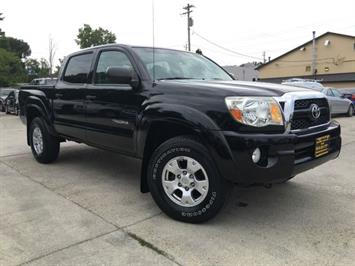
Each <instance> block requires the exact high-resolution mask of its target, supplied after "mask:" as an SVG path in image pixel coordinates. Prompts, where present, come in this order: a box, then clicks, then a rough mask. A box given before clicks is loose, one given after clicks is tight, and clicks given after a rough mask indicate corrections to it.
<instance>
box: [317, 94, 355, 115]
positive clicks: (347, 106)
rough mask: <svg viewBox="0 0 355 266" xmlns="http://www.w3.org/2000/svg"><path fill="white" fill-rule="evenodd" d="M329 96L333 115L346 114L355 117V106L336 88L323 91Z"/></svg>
mask: <svg viewBox="0 0 355 266" xmlns="http://www.w3.org/2000/svg"><path fill="white" fill-rule="evenodd" d="M321 92H322V93H324V94H325V95H326V96H327V99H328V101H329V103H330V106H331V110H332V114H346V115H347V116H353V114H354V109H355V108H354V104H353V102H352V101H350V100H349V99H347V98H345V97H344V95H343V94H342V93H341V92H340V91H338V90H337V89H334V88H324V89H322V90H321Z"/></svg>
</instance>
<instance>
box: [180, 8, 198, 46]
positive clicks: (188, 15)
mask: <svg viewBox="0 0 355 266" xmlns="http://www.w3.org/2000/svg"><path fill="white" fill-rule="evenodd" d="M194 7H195V6H194V5H190V4H187V6H184V7H183V8H182V9H184V10H186V11H185V12H184V13H182V14H181V15H187V50H188V51H191V34H190V28H191V27H192V26H193V24H194V21H193V20H192V18H191V17H190V14H191V13H192V8H194Z"/></svg>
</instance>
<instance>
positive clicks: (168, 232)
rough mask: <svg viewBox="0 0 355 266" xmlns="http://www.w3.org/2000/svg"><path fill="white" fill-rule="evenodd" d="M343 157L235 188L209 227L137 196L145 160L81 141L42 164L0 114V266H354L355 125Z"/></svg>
mask: <svg viewBox="0 0 355 266" xmlns="http://www.w3.org/2000/svg"><path fill="white" fill-rule="evenodd" d="M337 120H338V121H340V123H341V124H342V135H343V148H342V153H341V156H340V158H339V159H337V160H335V161H332V162H330V163H328V164H326V165H323V166H321V167H319V168H317V169H314V170H311V171H308V172H306V173H304V174H301V175H299V176H297V177H296V178H295V179H294V180H293V181H291V182H289V183H287V184H284V185H277V186H273V188H272V189H265V188H261V187H258V188H249V189H241V188H235V189H234V191H233V194H232V195H231V198H230V200H229V201H228V204H227V206H226V207H225V208H224V210H223V211H222V212H221V213H220V215H219V216H218V217H217V218H216V219H214V220H212V221H210V222H208V223H205V224H202V225H191V224H184V223H180V222H176V221H173V220H171V219H169V218H168V217H167V216H165V215H164V214H162V213H161V212H160V210H159V209H158V208H157V207H156V205H155V204H154V202H153V200H152V199H151V197H150V194H141V193H140V191H139V167H140V166H139V161H136V160H134V159H130V158H127V157H123V156H120V155H117V154H113V153H110V152H105V151H101V150H97V149H94V148H90V147H88V146H85V145H79V144H75V143H65V144H63V145H62V147H61V153H60V157H59V159H58V161H56V162H55V163H54V164H51V165H41V164H38V163H36V162H35V161H34V159H33V158H32V155H31V153H30V149H29V147H27V145H26V143H25V127H24V126H23V125H22V124H21V123H20V121H19V119H18V118H17V117H15V116H10V115H7V116H5V115H4V114H3V113H0V265H18V264H24V263H26V264H27V263H28V264H33V265H57V264H64V265H68V264H71V265H77V264H82V265H83V264H85V265H86V264H89V265H98V264H100V265H126V264H142V265H143V264H144V265H146V264H148V265H173V264H180V265H253V264H254V265H255V264H262V265H271V264H272V265H285V264H291V265H311V264H317V265H334V264H337V265H350V264H351V265H354V261H355V118H345V117H344V118H342V117H341V118H337Z"/></svg>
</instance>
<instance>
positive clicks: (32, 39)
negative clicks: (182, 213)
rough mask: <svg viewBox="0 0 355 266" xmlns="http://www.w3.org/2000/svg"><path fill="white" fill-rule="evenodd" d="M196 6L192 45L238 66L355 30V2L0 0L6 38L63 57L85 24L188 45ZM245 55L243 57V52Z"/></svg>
mask: <svg viewBox="0 0 355 266" xmlns="http://www.w3.org/2000/svg"><path fill="white" fill-rule="evenodd" d="M187 3H190V4H193V5H194V6H195V8H194V9H193V13H192V18H193V19H194V26H193V27H192V28H191V30H192V35H191V45H192V50H193V51H195V50H196V49H197V48H200V49H201V50H202V51H203V53H204V54H205V55H207V56H208V57H210V58H212V59H213V60H214V61H216V62H217V63H219V64H221V65H240V64H242V63H246V62H252V61H262V58H263V52H265V54H266V58H268V57H269V56H270V57H271V59H272V58H274V57H276V56H278V55H281V54H283V53H285V52H287V51H288V50H291V49H293V48H295V47H296V46H299V45H301V44H302V43H304V42H306V41H309V40H310V39H311V38H312V31H313V30H315V31H316V34H317V35H320V34H322V33H324V32H327V31H333V32H338V33H343V34H349V35H354V36H355V15H354V10H355V1H354V0H337V1H334V0H333V1H329V0H323V1H320V0H313V1H311V0H294V1H290V0H288V1H287V0H267V1H266V0H259V1H256V0H247V1H240V0H239V1H238V0H229V1H228V0H218V1H215V0H165V1H164V0H126V1H123V0H101V1H92V0H71V1H68V0H61V1H58V0H56V1H53V0H32V1H29V0H17V1H15V0H1V4H0V13H3V16H5V20H3V21H2V22H0V28H1V29H2V30H3V31H5V33H6V35H7V36H11V37H15V38H19V39H22V40H24V41H26V42H27V43H28V44H29V45H30V46H31V50H32V55H31V57H32V58H37V59H39V58H46V59H47V58H48V53H49V52H48V42H49V38H52V39H53V40H54V42H55V44H56V60H55V62H56V64H58V63H59V62H58V59H59V58H63V57H64V56H66V55H68V54H70V53H72V52H75V51H77V50H79V47H78V45H77V44H76V43H75V41H74V40H75V38H76V35H77V34H78V29H79V28H80V27H82V26H83V24H89V25H90V26H92V27H93V28H96V27H102V28H105V29H108V30H110V31H112V32H113V33H115V34H116V37H117V42H118V43H123V44H132V45H146V46H152V45H153V37H152V36H153V34H152V33H153V16H152V14H153V12H152V10H153V8H152V7H153V6H154V32H155V46H156V47H168V48H174V49H180V50H184V49H185V47H186V43H187V22H186V17H185V16H182V15H181V13H182V12H183V9H182V7H183V6H185V5H186V4H187ZM241 54H243V55H241Z"/></svg>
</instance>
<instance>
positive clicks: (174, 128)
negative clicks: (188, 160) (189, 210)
mask: <svg viewBox="0 0 355 266" xmlns="http://www.w3.org/2000/svg"><path fill="white" fill-rule="evenodd" d="M186 135H189V136H193V137H194V138H195V139H197V140H199V141H200V138H199V134H198V132H197V131H196V130H194V129H193V128H191V127H189V126H186V125H183V124H179V123H174V122H168V123H167V122H155V123H153V124H152V125H151V126H150V129H149V132H148V135H147V137H146V140H145V147H144V153H143V162H142V169H141V191H142V192H144V193H145V192H149V188H148V184H147V169H148V164H149V161H150V158H151V156H152V153H153V152H154V150H155V149H156V148H157V147H159V146H160V145H161V144H162V143H164V142H165V141H167V140H168V139H171V138H174V137H177V136H186Z"/></svg>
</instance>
